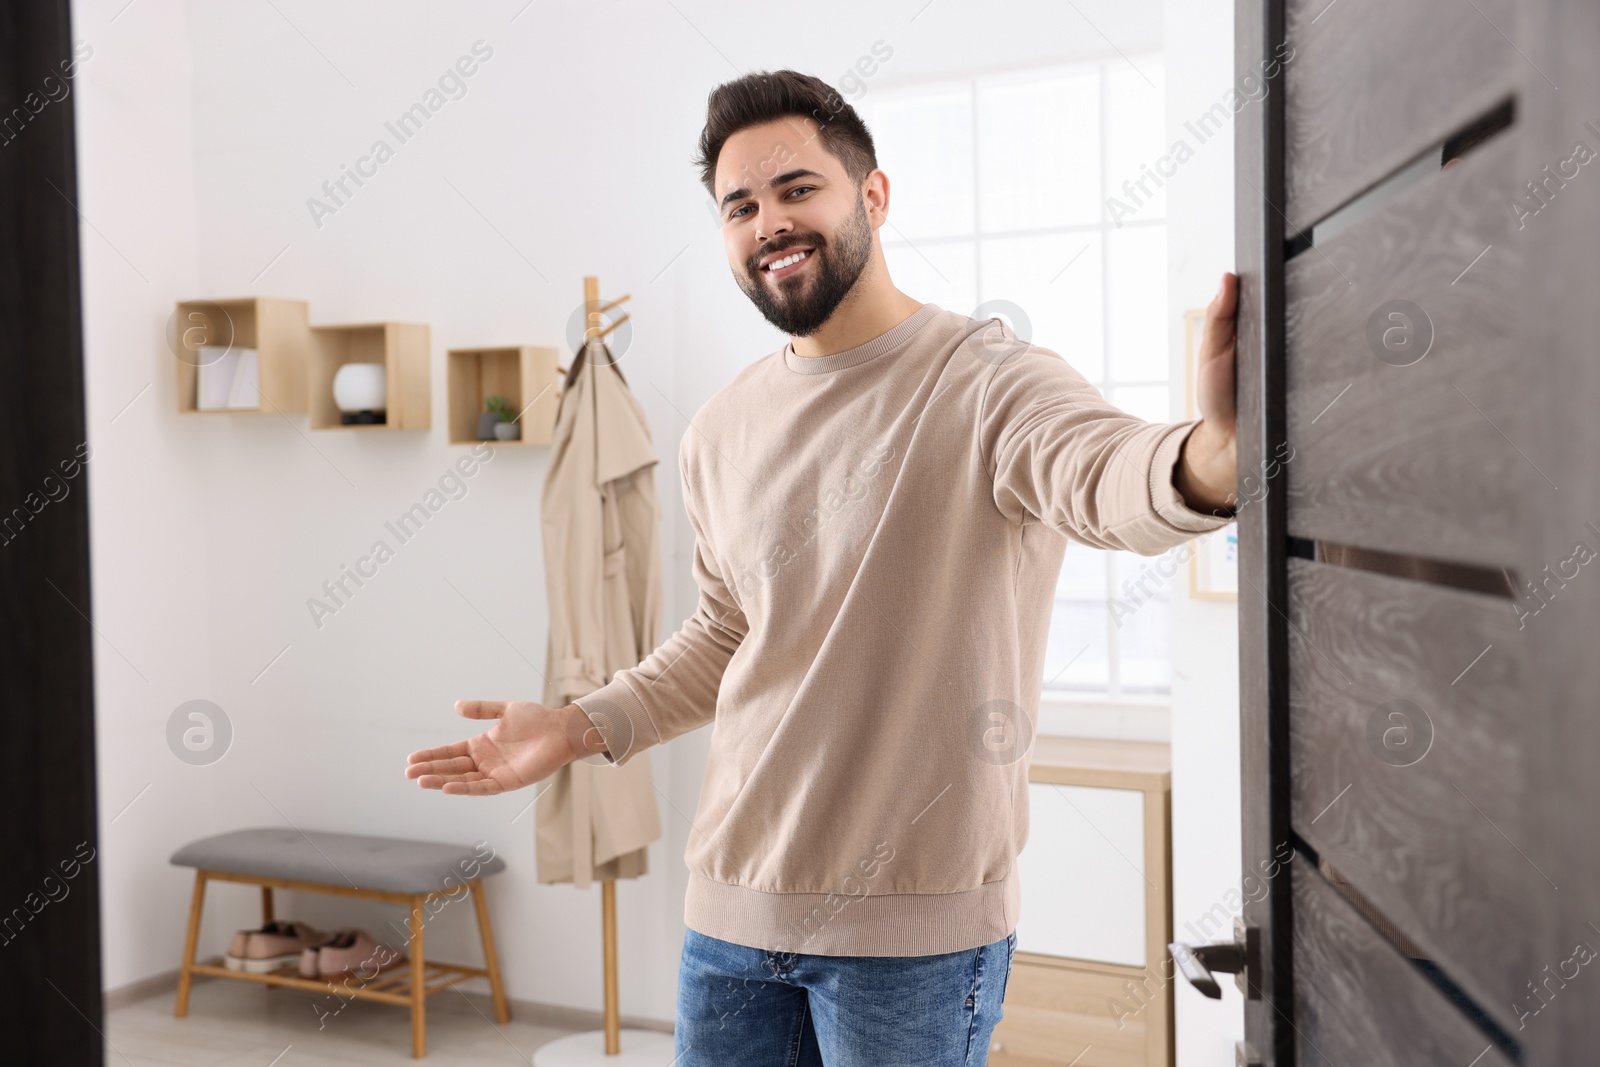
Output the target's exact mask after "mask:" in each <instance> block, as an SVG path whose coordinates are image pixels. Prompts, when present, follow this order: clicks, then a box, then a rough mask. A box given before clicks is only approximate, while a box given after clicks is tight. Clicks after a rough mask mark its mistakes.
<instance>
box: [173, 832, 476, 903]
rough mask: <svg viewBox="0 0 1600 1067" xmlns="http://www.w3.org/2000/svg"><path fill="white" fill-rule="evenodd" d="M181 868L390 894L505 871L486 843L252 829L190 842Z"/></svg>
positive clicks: (177, 855) (450, 888)
mask: <svg viewBox="0 0 1600 1067" xmlns="http://www.w3.org/2000/svg"><path fill="white" fill-rule="evenodd" d="M171 862H172V863H174V864H176V865H177V866H179V867H198V868H204V869H206V870H211V871H229V872H231V873H234V874H254V875H260V876H263V877H269V878H293V879H297V880H299V881H302V882H321V883H326V884H329V885H341V886H348V885H352V884H354V885H355V886H356V887H357V888H359V889H382V890H386V891H388V892H391V893H435V892H438V893H450V892H454V891H455V890H456V887H457V886H460V885H462V884H463V883H465V882H470V881H472V880H473V879H474V877H477V878H485V877H487V876H489V875H491V874H495V873H496V872H498V871H502V870H504V869H505V865H506V862H505V860H503V859H501V858H500V857H499V856H497V855H495V854H494V851H493V849H492V848H490V847H489V846H488V845H480V846H478V847H476V848H474V847H473V846H470V845H467V846H463V845H446V844H441V843H440V842H437V841H409V840H407V839H405V838H400V837H369V836H367V835H365V834H336V833H331V832H329V831H325V830H306V831H305V832H303V833H302V832H301V831H299V830H296V829H293V828H292V827H291V828H284V827H277V826H272V827H257V828H254V829H250V830H234V831H232V832H230V833H226V834H217V835H215V836H214V837H202V838H200V839H199V840H197V841H191V842H189V843H188V844H187V845H184V846H183V847H182V848H180V849H178V851H176V852H174V853H173V854H172V859H171Z"/></svg>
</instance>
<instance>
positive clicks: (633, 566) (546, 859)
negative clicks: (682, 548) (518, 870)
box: [536, 341, 662, 888]
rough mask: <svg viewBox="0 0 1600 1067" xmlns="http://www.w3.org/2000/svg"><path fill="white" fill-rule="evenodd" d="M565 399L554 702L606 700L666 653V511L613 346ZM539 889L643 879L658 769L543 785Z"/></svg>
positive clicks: (551, 532) (553, 576)
mask: <svg viewBox="0 0 1600 1067" xmlns="http://www.w3.org/2000/svg"><path fill="white" fill-rule="evenodd" d="M578 362H579V363H580V366H579V368H578V369H577V372H576V378H575V379H574V380H573V382H572V384H571V386H569V387H568V389H567V390H566V392H564V393H563V394H562V397H561V404H560V409H559V411H558V412H557V414H556V427H555V434H554V437H553V438H552V440H551V442H550V468H549V471H548V472H547V473H546V475H545V484H544V496H543V500H542V504H541V508H542V513H541V518H542V525H543V528H544V556H545V584H546V590H547V594H548V598H549V604H550V642H549V648H548V653H547V656H546V660H545V662H546V672H547V674H546V683H545V691H544V703H545V704H547V705H549V706H550V707H554V708H559V707H564V706H566V705H567V704H570V703H571V702H572V701H573V700H574V699H575V698H577V697H581V696H586V695H587V694H589V693H592V692H594V691H595V690H596V689H599V688H600V687H601V686H603V685H605V684H606V683H607V682H609V681H610V680H611V676H612V674H613V673H615V672H616V671H618V670H621V669H623V668H625V667H632V666H634V665H636V664H637V663H638V662H639V661H640V660H641V659H643V658H644V657H645V656H647V655H649V654H650V653H651V652H653V651H654V650H655V647H656V637H657V631H658V629H659V628H660V624H661V610H662V605H661V544H660V525H661V511H660V507H659V504H658V503H657V498H656V484H655V471H656V462H657V458H656V453H655V448H654V446H653V445H652V443H651V439H650V425H649V422H648V420H647V419H646V417H645V413H644V408H643V407H642V406H640V404H639V401H638V400H637V398H635V397H634V395H633V393H632V392H631V391H630V390H629V389H628V386H627V383H626V382H624V381H623V378H622V375H621V374H620V373H619V372H618V371H617V369H616V367H615V366H614V365H613V357H612V356H611V354H610V351H609V350H608V349H607V348H606V346H605V344H604V343H603V342H601V341H591V342H589V347H588V351H587V354H586V358H581V359H579V360H578ZM538 788H539V789H541V790H542V792H541V793H540V794H539V801H538V804H539V812H538V827H537V831H536V836H537V843H538V879H539V881H541V882H572V883H573V884H574V885H575V886H578V887H580V888H582V887H586V886H588V885H589V883H590V881H591V880H598V881H604V880H606V879H615V878H636V877H638V876H640V875H642V874H645V873H646V862H645V861H646V855H647V853H646V846H647V845H649V844H650V842H652V841H654V840H656V839H657V838H659V837H660V836H661V819H660V814H659V811H658V809H657V806H656V792H655V785H654V782H653V781H652V778H651V775H650V761H649V760H647V759H644V760H629V761H628V763H627V765H626V766H622V767H618V766H616V765H614V764H609V763H606V764H599V763H598V758H597V759H596V762H595V763H591V762H589V761H588V760H579V761H577V762H575V763H570V764H568V765H567V766H565V767H563V768H561V769H560V770H559V771H557V772H556V773H555V774H554V775H553V776H552V777H551V778H549V779H547V780H546V781H545V782H543V783H541V784H540V785H539V786H538Z"/></svg>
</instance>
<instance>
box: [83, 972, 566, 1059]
mask: <svg viewBox="0 0 1600 1067" xmlns="http://www.w3.org/2000/svg"><path fill="white" fill-rule="evenodd" d="M479 984H482V983H481V982H480V983H479ZM174 996H175V994H174V993H173V992H171V991H168V992H165V993H161V994H158V995H156V996H153V997H150V998H148V999H146V1000H141V1001H138V1002H137V1003H134V1004H129V1005H127V1006H126V1007H122V1008H118V1009H116V1010H114V1011H112V1012H110V1013H108V1014H107V1016H106V1022H105V1026H104V1032H105V1036H106V1049H105V1062H106V1064H107V1067H269V1065H271V1067H366V1065H368V1064H418V1065H422V1067H466V1065H469V1064H471V1065H474V1067H477V1065H482V1064H497V1063H499V1064H513V1063H524V1064H525V1063H528V1062H530V1060H531V1058H532V1056H533V1052H534V1050H535V1049H537V1048H538V1047H539V1046H540V1045H543V1044H545V1043H546V1042H548V1041H553V1040H555V1039H556V1038H558V1037H563V1036H565V1035H566V1034H567V1033H568V1032H569V1031H566V1030H557V1029H554V1028H551V1027H548V1026H537V1025H534V1024H531V1023H522V1022H518V1021H517V1020H516V1019H515V1018H513V1019H512V1021H511V1022H510V1023H508V1024H506V1025H505V1026H497V1025H495V1023H494V1012H493V1009H492V1008H489V1009H487V1010H484V1011H483V1012H481V1013H480V1012H479V1011H478V1010H477V1007H476V1004H475V1002H474V1001H470V1000H468V999H466V998H465V997H463V996H461V995H460V994H459V993H455V992H453V991H450V990H446V991H444V992H442V993H437V994H435V995H434V996H432V997H429V998H428V1055H427V1056H426V1057H424V1058H423V1059H420V1060H415V1059H412V1058H411V1022H410V1015H409V1013H408V1012H407V1011H406V1009H404V1008H401V1007H396V1006H391V1005H388V1004H376V1003H372V1002H370V1001H361V1000H354V999H350V1000H339V999H337V998H335V997H334V996H333V994H331V993H328V994H320V993H311V992H308V991H305V990H299V989H270V988H267V987H265V986H259V985H257V984H256V983H254V982H233V981H226V980H222V979H207V978H197V979H196V980H195V984H194V991H193V993H191V994H190V998H189V1014H188V1016H187V1017H186V1018H183V1019H179V1018H177V1017H175V1016H174V1015H173V1014H172V1006H173V1002H174V1001H173V998H174ZM483 999H484V1000H487V998H483ZM334 1012H337V1014H333V1013H334ZM513 1014H515V1013H514V1012H513ZM319 1027H320V1028H319Z"/></svg>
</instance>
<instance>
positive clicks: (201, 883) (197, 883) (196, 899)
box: [173, 870, 206, 1019]
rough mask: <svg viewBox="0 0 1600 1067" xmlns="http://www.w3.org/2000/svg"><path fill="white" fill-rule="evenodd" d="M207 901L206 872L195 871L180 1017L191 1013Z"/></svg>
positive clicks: (185, 941) (180, 987) (181, 977)
mask: <svg viewBox="0 0 1600 1067" xmlns="http://www.w3.org/2000/svg"><path fill="white" fill-rule="evenodd" d="M205 902H206V872H205V871H203V870H196V871H195V872H194V896H193V898H192V899H191V900H190V901H189V933H188V935H187V936H186V937H185V938H184V939H183V966H182V967H181V968H180V969H179V971H178V1006H177V1009H176V1010H175V1011H174V1012H173V1014H174V1015H176V1016H177V1017H178V1018H180V1019H181V1018H183V1017H184V1016H185V1015H188V1014H189V987H190V985H191V984H192V983H193V981H194V972H193V970H192V968H193V967H194V954H195V950H196V949H197V948H198V947H199V944H200V911H201V909H202V908H203V907H204V906H205Z"/></svg>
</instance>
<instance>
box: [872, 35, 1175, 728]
mask: <svg viewBox="0 0 1600 1067" xmlns="http://www.w3.org/2000/svg"><path fill="white" fill-rule="evenodd" d="M1162 75H1163V70H1162V61H1161V56H1160V54H1159V53H1143V54H1132V55H1129V56H1128V57H1126V58H1124V57H1122V56H1120V55H1111V56H1109V57H1107V58H1105V59H1102V60H1097V61H1091V62H1082V63H1074V64H1071V65H1065V66H1059V67H1051V68H1047V69H1041V70H1033V71H1027V72H1021V73H1006V74H1000V75H992V76H982V77H973V78H962V79H959V80H945V81H938V82H931V83H926V84H922V85H917V86H907V87H899V88H888V87H885V88H880V89H874V90H873V91H872V92H871V93H870V94H869V96H868V97H867V98H866V99H864V100H863V101H862V102H861V104H860V105H858V106H857V110H858V111H859V112H860V113H861V116H862V118H863V119H864V120H865V121H866V122H867V125H868V127H869V128H870V129H871V130H872V133H873V138H874V140H875V141H876V143H877V147H878V162H879V164H880V165H881V166H882V167H883V169H884V170H885V171H886V172H888V174H889V175H890V180H891V187H890V196H891V200H890V204H891V217H890V221H889V222H888V223H887V224H886V225H885V226H884V228H883V230H882V237H883V246H884V255H885V257H886V258H887V260H888V264H889V270H890V273H891V274H892V275H893V276H894V279H895V283H896V285H898V286H899V287H900V288H901V289H902V290H904V291H906V292H909V293H913V294H915V295H916V296H918V297H919V298H921V299H923V300H929V301H932V302H933V303H936V304H938V305H939V306H941V307H946V308H950V309H952V310H960V311H962V312H963V313H965V314H974V313H975V312H977V310H978V308H979V306H980V305H982V304H984V303H986V302H988V301H991V300H1003V301H1009V302H1010V303H1012V304H1014V305H1016V306H1018V307H1020V308H1021V309H1023V311H1024V313H1025V314H1026V315H1027V316H1028V318H1029V322H1028V324H1027V326H1028V329H1029V330H1031V340H1033V341H1034V342H1035V343H1037V344H1041V345H1044V346H1045V347H1047V348H1050V349H1052V350H1053V351H1056V352H1059V353H1060V354H1061V355H1062V356H1063V357H1064V358H1065V359H1066V360H1067V362H1069V363H1071V364H1072V365H1073V367H1075V368H1076V369H1077V370H1078V371H1079V372H1080V373H1081V374H1083V376H1084V377H1085V378H1088V379H1089V381H1091V382H1093V383H1094V384H1095V386H1096V387H1098V388H1099V389H1100V391H1101V392H1102V393H1104V394H1105V396H1106V398H1107V399H1108V400H1110V401H1111V402H1112V403H1113V404H1115V405H1117V406H1118V407H1119V408H1122V409H1123V410H1124V411H1127V412H1130V413H1132V414H1134V415H1138V416H1139V417H1140V418H1143V419H1148V420H1149V421H1151V422H1167V421H1169V415H1168V381H1167V378H1168V375H1167V326H1166V323H1167V314H1166V308H1167V263H1166V191H1165V189H1164V188H1163V187H1162V186H1161V185H1160V184H1158V183H1159V179H1155V180H1152V178H1151V177H1150V176H1149V175H1150V171H1149V167H1150V165H1151V164H1153V163H1154V161H1155V160H1156V158H1157V157H1159V156H1160V155H1161V154H1162V153H1163V151H1164V142H1165V140H1166V131H1165V129H1164V122H1165V108H1164V103H1163V96H1162V85H1163V76H1162ZM1141 178H1143V179H1144V182H1145V184H1144V185H1143V187H1142V188H1141V187H1140V186H1139V182H1140V179H1141ZM1125 183H1127V184H1126V185H1125ZM1111 197H1116V198H1117V199H1118V200H1119V201H1120V202H1121V203H1122V204H1123V205H1124V206H1125V208H1129V209H1131V210H1123V209H1119V211H1118V212H1117V217H1116V218H1113V216H1112V213H1111V211H1110V209H1109V207H1108V199H1109V198H1111ZM991 313H994V312H993V311H991V310H985V311H984V312H983V316H984V317H987V316H988V315H989V314H991ZM999 313H1001V314H1003V315H1006V317H1007V318H1008V319H1010V318H1011V316H1010V315H1009V314H1007V313H1006V312H1004V311H1003V310H1002V311H1000V312H999ZM1012 326H1013V328H1018V329H1019V332H1020V324H1019V323H1016V322H1012ZM1152 563H1153V560H1152V559H1150V558H1148V557H1143V556H1138V555H1136V554H1134V553H1131V552H1106V551H1101V550H1099V549H1094V548H1089V547H1088V546H1086V545H1083V544H1081V543H1079V542H1077V541H1072V542H1070V543H1069V544H1068V546H1067V552H1066V558H1065V560H1064V561H1063V563H1062V567H1061V577H1060V581H1059V582H1058V584H1057V587H1056V602H1055V610H1054V613H1053V615H1052V618H1051V623H1050V637H1049V644H1048V648H1047V652H1046V658H1045V669H1044V676H1043V678H1042V679H1041V684H1042V685H1043V689H1044V692H1045V693H1046V694H1051V693H1058V694H1063V693H1083V694H1090V695H1095V696H1100V697H1106V696H1109V697H1111V698H1118V697H1123V696H1133V695H1141V696H1144V697H1145V698H1147V699H1148V698H1149V697H1153V696H1155V697H1159V696H1165V695H1166V694H1169V693H1170V692H1171V662H1170V658H1169V655H1168V650H1167V630H1168V606H1169V603H1170V597H1169V594H1168V589H1167V588H1166V585H1167V584H1168V583H1163V582H1161V581H1160V579H1159V576H1157V575H1155V573H1154V571H1153V570H1150V567H1151V564H1152ZM1147 570H1148V571H1150V573H1149V576H1145V574H1144V572H1145V571H1147ZM1142 577H1143V578H1144V581H1143V584H1142V585H1141V584H1140V580H1141V578H1142Z"/></svg>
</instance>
